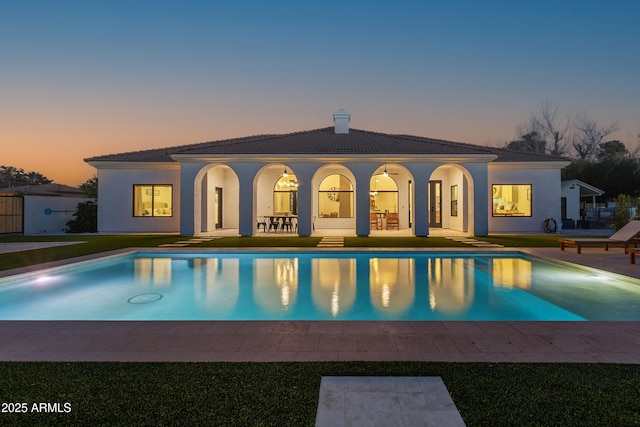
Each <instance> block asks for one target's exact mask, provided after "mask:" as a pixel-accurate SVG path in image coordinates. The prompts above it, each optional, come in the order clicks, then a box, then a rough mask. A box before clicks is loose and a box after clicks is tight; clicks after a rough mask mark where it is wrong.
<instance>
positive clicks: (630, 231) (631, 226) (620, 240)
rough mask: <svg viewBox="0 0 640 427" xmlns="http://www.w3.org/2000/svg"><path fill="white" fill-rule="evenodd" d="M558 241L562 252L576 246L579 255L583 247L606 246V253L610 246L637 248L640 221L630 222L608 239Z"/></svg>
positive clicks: (639, 241) (562, 239)
mask: <svg viewBox="0 0 640 427" xmlns="http://www.w3.org/2000/svg"><path fill="white" fill-rule="evenodd" d="M558 241H559V242H560V250H562V251H564V248H565V247H566V246H575V247H576V248H578V253H581V250H582V246H583V245H604V250H605V251H608V250H609V246H623V247H624V248H627V247H629V245H634V246H636V247H637V246H638V244H640V220H633V221H629V222H628V223H627V224H626V225H625V226H624V227H622V228H621V229H620V230H618V231H616V232H615V234H613V235H612V236H611V237H608V238H580V239H573V238H561V239H558Z"/></svg>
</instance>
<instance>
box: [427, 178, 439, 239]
mask: <svg viewBox="0 0 640 427" xmlns="http://www.w3.org/2000/svg"><path fill="white" fill-rule="evenodd" d="M441 202H442V181H429V227H434V228H442V203H441Z"/></svg>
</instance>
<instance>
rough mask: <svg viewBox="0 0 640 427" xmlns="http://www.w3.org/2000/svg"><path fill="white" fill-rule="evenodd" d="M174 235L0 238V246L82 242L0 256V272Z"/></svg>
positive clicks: (151, 242) (168, 240)
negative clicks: (6, 244)
mask: <svg viewBox="0 0 640 427" xmlns="http://www.w3.org/2000/svg"><path fill="white" fill-rule="evenodd" d="M180 239H181V238H180V236H176V235H117V236H107V235H77V234H74V235H65V236H18V235H5V236H0V243H10V242H74V241H75V242H82V243H77V244H74V245H67V246H57V247H51V248H43V249H34V250H31V251H23V252H10V253H7V254H0V270H9V269H12V268H19V267H26V266H30V265H36V264H41V263H45V262H51V261H58V260H62V259H67V258H74V257H79V256H83V255H90V254H96V253H101V252H107V251H112V250H116V249H124V248H130V247H155V246H158V245H161V244H163V243H173V242H175V241H177V240H180Z"/></svg>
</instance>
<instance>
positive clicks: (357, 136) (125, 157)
mask: <svg viewBox="0 0 640 427" xmlns="http://www.w3.org/2000/svg"><path fill="white" fill-rule="evenodd" d="M492 154H494V155H497V156H498V161H500V160H501V159H503V158H504V160H503V161H545V160H546V161H548V160H563V159H560V158H557V157H553V158H550V156H545V155H533V153H523V152H516V151H513V152H512V151H510V150H504V149H499V148H495V147H482V146H479V145H473V144H466V143H461V142H451V141H445V140H441V139H433V138H424V137H419V136H411V135H393V134H384V133H379V132H370V131H364V130H358V129H350V130H349V133H348V134H336V133H335V132H334V128H333V127H327V128H322V129H316V130H309V131H302V132H294V133H287V134H280V135H255V136H248V137H243V138H233V139H226V140H220V141H210V142H202V143H198V144H190V145H182V146H177V147H167V148H160V149H151V150H144V151H134V152H128V153H117V154H107V155H103V156H96V157H91V158H87V159H85V161H86V162H92V161H119V162H174V160H173V159H172V158H171V156H172V155H186V156H190V155H194V156H199V155H202V156H207V155H208V156H231V155H270V156H288V155H289V156H291V155H313V156H353V155H371V156H381V155H382V156H403V155H407V156H415V155H425V156H438V155H442V156H457V155H458V156H465V155H492Z"/></svg>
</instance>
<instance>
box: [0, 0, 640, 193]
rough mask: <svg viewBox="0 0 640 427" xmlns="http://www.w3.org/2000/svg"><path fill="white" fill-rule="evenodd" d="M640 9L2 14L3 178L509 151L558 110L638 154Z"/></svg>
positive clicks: (4, 10) (479, 4)
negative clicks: (310, 144)
mask: <svg viewBox="0 0 640 427" xmlns="http://www.w3.org/2000/svg"><path fill="white" fill-rule="evenodd" d="M639 20H640V1H637V0H602V1H584V0H565V1H562V0H555V1H550V0H544V1H541V0H538V1H535V2H532V1H530V0H527V1H524V0H523V1H520V0H511V1H504V0H488V1H476V0H473V1H471V0H469V1H455V0H451V1H445V0H443V1H426V0H425V1H393V2H392V1H385V0H382V1H376V2H371V1H344V0H343V1H332V0H323V1H317V2H310V1H299V0H298V1H276V0H274V1H268V2H267V1H241V0H238V1H180V2H178V1H175V2H168V1H159V0H149V1H134V0H126V1H117V0H111V1H97V0H95V1H92V0H81V1H65V0H56V1H52V0H46V1H31V0H0V165H5V166H14V167H18V168H23V169H25V171H36V172H40V173H42V174H44V175H45V176H47V177H48V178H50V179H53V180H54V181H55V182H56V183H60V184H68V185H79V184H80V183H82V182H84V181H85V180H86V179H88V178H90V177H91V176H92V175H93V174H94V173H95V169H93V168H92V167H90V166H89V165H87V164H86V163H84V162H83V160H82V159H83V158H86V157H91V156H95V155H101V154H109V153H116V152H123V151H134V150H144V149H149V148H160V147H165V146H175V145H183V144H191V143H197V142H203V141H210V140H217V139H223V138H230V137H241V136H247V135H253V134H263V133H286V132H294V131H300V130H309V129H316V128H321V127H326V126H331V125H332V124H333V123H332V112H333V111H335V110H337V109H339V108H344V109H346V110H349V111H350V112H351V114H352V116H351V126H352V127H354V128H358V129H365V130H371V131H380V132H385V133H405V134H414V135H420V136H426V137H433V138H442V139H447V140H452V141H462V142H469V143H474V144H480V145H499V146H501V145H503V144H504V143H505V142H508V141H510V140H512V139H514V138H515V137H516V133H515V127H516V126H517V125H518V124H520V123H522V122H524V121H525V120H526V119H527V118H528V117H529V116H530V114H531V113H532V112H534V111H537V110H538V109H539V108H540V106H541V104H542V103H543V102H545V101H549V102H551V103H553V104H555V105H557V106H559V107H560V109H561V110H562V111H566V112H571V113H576V112H583V113H586V114H588V115H589V116H590V117H591V118H592V119H594V120H595V121H597V122H598V123H601V124H603V125H605V124H608V123H610V122H611V121H613V120H618V122H619V127H620V130H619V131H618V132H617V133H616V134H614V135H613V136H612V137H613V138H615V139H619V140H621V141H623V142H624V143H625V144H627V145H631V146H635V144H636V143H637V135H638V133H639V132H640V78H639V76H640V25H639V24H638V22H639Z"/></svg>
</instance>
